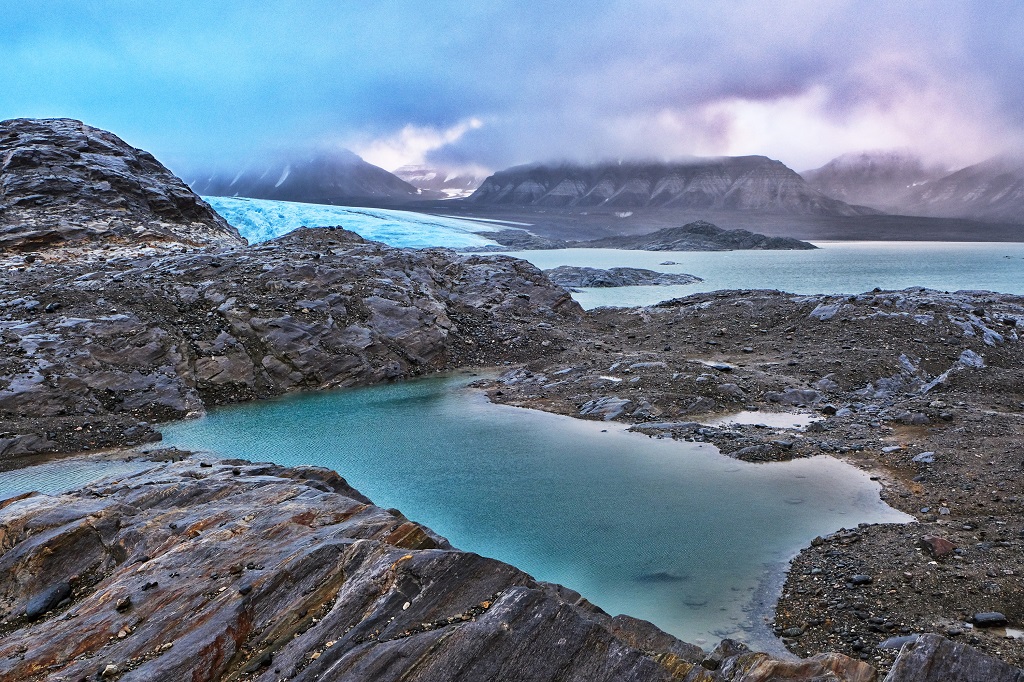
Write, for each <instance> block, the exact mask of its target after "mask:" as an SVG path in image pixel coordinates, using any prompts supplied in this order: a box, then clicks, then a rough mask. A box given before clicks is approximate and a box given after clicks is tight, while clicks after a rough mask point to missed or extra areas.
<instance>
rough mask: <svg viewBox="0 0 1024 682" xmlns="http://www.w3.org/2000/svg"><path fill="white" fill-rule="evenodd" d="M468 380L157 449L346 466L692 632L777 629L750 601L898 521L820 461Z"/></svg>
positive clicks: (402, 501)
mask: <svg viewBox="0 0 1024 682" xmlns="http://www.w3.org/2000/svg"><path fill="white" fill-rule="evenodd" d="M468 381H469V379H468V378H466V377H459V378H454V377H448V378H435V379H427V380H421V381H415V382H407V383H403V384H395V385H389V386H379V387H373V388H366V389H357V390H348V391H339V392H331V393H318V394H306V395H297V396H292V397H288V398H284V399H280V400H274V401H268V402H262V403H254V404H249V405H244V406H233V407H228V408H223V409H218V410H216V411H214V412H212V413H211V414H210V415H209V416H207V417H205V418H203V419H199V420H194V421H188V422H181V423H176V424H172V425H168V426H166V427H165V428H163V429H162V430H163V433H164V443H163V444H162V446H177V447H181V448H208V449H210V450H213V451H216V452H217V453H218V454H220V455H224V456H237V457H245V458H248V459H256V460H269V461H273V462H277V463H280V464H286V465H296V464H318V465H322V466H326V467H330V468H332V469H336V470H337V471H339V472H340V473H341V474H342V475H343V476H345V477H346V478H347V479H348V480H349V482H350V483H352V484H353V485H354V486H355V487H356V488H357V489H359V490H360V491H362V492H363V493H364V494H366V495H368V496H369V497H370V498H371V499H372V500H373V501H374V502H375V503H376V504H378V505H381V506H384V507H397V508H398V509H401V510H402V511H403V512H404V513H405V514H406V515H407V516H409V518H412V519H414V520H416V521H419V522H421V523H424V524H426V525H427V526H429V527H431V528H433V529H434V530H435V531H437V532H439V533H441V534H442V535H444V536H446V537H448V538H449V539H450V540H451V541H452V543H453V544H454V545H455V546H457V547H459V548H461V549H465V550H469V551H474V552H478V553H480V554H483V555H486V556H490V557H494V558H498V559H501V560H503V561H507V562H510V563H512V564H515V565H516V566H518V567H520V568H522V569H524V570H525V571H527V572H529V573H531V574H532V575H534V576H535V577H537V578H539V579H541V580H548V581H553V582H558V583H562V584H564V585H567V586H569V587H572V588H573V589H576V590H578V591H579V592H581V593H582V594H583V595H584V596H585V597H587V598H588V599H590V600H591V601H593V602H594V603H596V604H598V605H599V606H601V607H602V608H604V609H605V610H607V611H609V612H610V613H613V614H617V613H629V614H631V615H634V616H638V617H640V618H645V619H648V620H651V621H653V622H654V623H656V624H658V625H659V626H660V627H662V628H664V629H665V630H667V631H669V632H672V633H674V634H676V635H678V636H680V637H682V638H684V639H686V640H688V641H694V642H698V643H701V642H703V643H711V642H712V641H717V639H718V638H720V637H724V636H734V637H740V638H743V639H746V640H748V641H758V640H760V641H766V640H768V639H770V634H769V633H768V631H767V629H766V628H765V627H764V625H763V623H760V622H759V617H758V614H755V613H754V612H753V611H752V610H751V609H752V608H753V607H752V600H753V596H754V593H755V591H756V589H757V587H758V585H759V583H761V581H762V580H763V579H764V578H765V576H766V574H767V573H768V572H769V568H772V569H774V570H776V572H777V571H778V568H779V565H780V564H781V563H783V562H785V561H787V560H788V559H789V558H790V557H791V556H792V555H793V554H794V553H795V552H796V551H797V550H798V549H799V548H800V547H802V546H804V545H806V544H808V543H809V541H810V540H811V539H812V538H814V536H816V535H819V534H825V533H829V532H832V531H835V530H838V529H839V528H841V527H852V526H855V525H856V524H857V523H858V522H883V521H904V520H906V518H907V517H905V516H904V515H903V514H900V513H899V512H896V511H894V510H892V509H891V508H889V507H887V506H886V505H884V504H883V503H882V502H881V501H880V500H879V497H878V489H879V488H878V484H877V483H874V482H872V481H870V480H869V478H868V476H867V475H865V474H863V473H862V472H860V471H859V470H857V469H855V468H853V467H850V466H848V465H846V464H843V463H841V462H839V461H837V460H834V459H831V458H825V457H819V458H814V459H811V460H802V461H796V462H791V463H785V464H767V465H752V464H746V463H743V462H737V461H735V460H732V459H729V458H727V457H724V456H722V455H719V454H717V451H716V450H715V449H714V448H713V447H712V446H710V445H701V444H695V443H683V442H677V441H671V440H668V439H665V440H661V439H655V438H648V437H646V436H640V435H637V434H632V433H626V432H625V431H624V429H623V428H622V426H621V425H616V424H606V423H599V422H588V421H582V420H577V419H572V418H569V417H562V416H558V415H552V414H547V413H544V412H538V411H533V410H525V409H520V408H514V407H507V406H501V405H494V404H491V403H489V402H488V401H487V400H486V398H485V397H484V396H483V395H482V394H481V393H479V392H477V391H474V390H472V389H466V388H464V386H465V384H466V383H467V382H468Z"/></svg>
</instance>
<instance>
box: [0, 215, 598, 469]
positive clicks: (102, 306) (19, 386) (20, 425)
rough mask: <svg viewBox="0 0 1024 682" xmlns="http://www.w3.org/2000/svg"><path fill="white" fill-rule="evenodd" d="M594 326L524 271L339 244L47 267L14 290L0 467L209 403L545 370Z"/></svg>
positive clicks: (143, 430) (97, 442) (15, 276)
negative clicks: (533, 367) (480, 369)
mask: <svg viewBox="0 0 1024 682" xmlns="http://www.w3.org/2000/svg"><path fill="white" fill-rule="evenodd" d="M581 315H582V311H581V309H580V307H579V305H578V304H577V303H576V302H575V301H573V300H572V299H571V297H570V296H569V294H568V292H566V291H565V290H564V289H562V288H560V287H558V286H555V285H553V284H552V283H551V282H550V281H549V280H547V279H546V278H545V277H544V275H543V274H542V273H541V272H540V271H539V270H537V269H536V268H534V267H533V266H532V265H530V264H528V263H526V262H525V261H520V260H516V259H513V258H509V257H506V256H475V255H459V254H456V253H454V252H452V251H449V250H446V249H427V250H422V251H413V250H407V249H397V248H392V247H389V246H386V245H384V244H380V243H377V242H368V241H365V240H363V239H362V238H361V237H359V236H358V235H356V234H354V233H352V232H348V231H346V230H343V229H332V228H317V229H303V230H298V231H296V232H292V233H290V234H288V235H286V236H285V237H282V238H279V239H276V240H273V241H270V242H265V243H263V244H259V245H256V246H252V247H248V248H244V249H232V250H225V251H203V252H188V253H181V254H172V255H165V256H138V257H132V258H123V259H117V260H108V261H105V262H101V263H88V262H85V263H83V262H77V263H67V264H53V263H49V264H48V263H46V262H42V263H41V262H40V261H36V262H33V263H32V264H29V265H26V266H23V267H21V268H19V269H16V270H11V271H9V273H8V276H7V278H6V279H5V280H4V282H2V283H0V348H2V352H0V457H12V456H16V455H23V454H28V453H31V452H38V451H52V450H57V451H75V450H81V449H94V448H97V447H102V446H109V445H116V444H122V443H131V442H139V441H141V440H145V439H147V438H152V437H155V436H154V434H153V433H152V431H151V430H150V427H149V424H150V423H152V422H154V421H162V420H166V419H171V418H177V417H183V416H185V415H187V414H189V413H198V412H201V411H202V410H203V409H204V406H207V405H215V404H221V403H226V402H235V401H241V400H249V399H254V398H261V397H266V396H271V395H276V394H280V393H282V392H285V391H289V390H297V389H317V388H330V387H342V386H352V385H358V384H372V383H378V382H381V381H388V380H394V379H400V378H403V377H410V376H415V375H418V374H423V373H427V372H434V371H439V370H443V369H447V368H454V367H462V366H470V365H482V364H498V363H501V362H505V361H507V360H522V359H525V358H527V357H536V356H538V355H544V354H547V353H549V352H554V351H556V350H557V348H559V347H561V343H562V340H563V339H564V337H565V331H564V329H560V328H559V327H566V328H568V327H571V326H572V321H573V320H575V319H577V318H578V317H579V316H581ZM552 323H558V324H552Z"/></svg>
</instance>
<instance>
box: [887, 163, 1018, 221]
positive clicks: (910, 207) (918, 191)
mask: <svg viewBox="0 0 1024 682" xmlns="http://www.w3.org/2000/svg"><path fill="white" fill-rule="evenodd" d="M900 208H901V211H900V212H901V213H905V214H908V215H923V216H936V217H942V218H971V219H974V220H988V221H993V222H1005V223H1024V159H1020V158H1010V157H1000V158H994V159H989V160H987V161H983V162H982V163H979V164H975V165H973V166H968V167H967V168H962V169H960V170H958V171H956V172H955V173H950V174H949V175H946V176H944V177H942V178H938V179H935V180H932V181H930V182H926V183H923V184H920V185H917V186H914V187H912V188H910V190H909V191H908V192H907V194H906V195H905V196H904V197H903V200H902V202H901V207H900Z"/></svg>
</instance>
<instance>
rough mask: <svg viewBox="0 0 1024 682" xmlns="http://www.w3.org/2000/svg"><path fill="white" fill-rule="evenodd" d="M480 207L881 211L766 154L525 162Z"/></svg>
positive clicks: (502, 175) (477, 197) (476, 196)
mask: <svg viewBox="0 0 1024 682" xmlns="http://www.w3.org/2000/svg"><path fill="white" fill-rule="evenodd" d="M467 201H470V202H473V203H477V204H494V205H512V206H552V207H565V206H569V207H596V206H601V207H617V208H641V207H673V208H689V209H701V210H736V211H764V212H770V213H784V214H788V213H794V214H801V215H823V216H854V215H870V214H873V213H876V211H874V210H873V209H868V208H864V207H858V206H851V205H849V204H845V203H843V202H842V201H838V200H836V199H833V198H831V197H827V196H825V195H824V194H821V193H820V192H818V191H817V190H815V189H813V188H811V187H810V186H808V185H807V183H806V182H805V181H804V179H803V178H801V177H800V176H799V175H798V174H797V173H796V172H794V171H793V170H791V169H789V168H787V167H786V166H785V165H783V164H782V163H780V162H779V161H774V160H772V159H769V158H767V157H764V156H739V157H721V158H707V159H693V160H692V161H687V162H680V163H607V164H597V165H591V166H577V165H561V166H545V165H530V166H517V167H515V168H510V169H508V170H504V171H501V172H498V173H495V174H494V175H492V176H491V177H489V178H487V180H485V181H484V182H483V184H482V185H480V187H479V189H477V191H476V192H474V193H473V194H472V196H470V197H469V199H467Z"/></svg>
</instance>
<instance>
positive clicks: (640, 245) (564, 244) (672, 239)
mask: <svg viewBox="0 0 1024 682" xmlns="http://www.w3.org/2000/svg"><path fill="white" fill-rule="evenodd" d="M480 236H482V237H486V238H487V239H492V240H494V241H495V242H497V243H498V244H500V245H501V247H502V249H504V250H507V251H530V250H536V249H624V250H632V251H733V250H737V249H743V250H761V251H764V250H771V251H792V250H798V251H802V250H808V249H816V248H818V247H816V246H815V245H814V244H811V243H810V242H805V241H801V240H799V239H793V238H792V237H769V236H767V235H763V234H758V233H756V232H750V231H749V230H725V229H722V228H721V227H718V226H717V225H713V224H712V223H709V222H708V221H706V220H696V221H694V222H692V223H687V224H686V225H682V226H680V227H666V228H664V229H661V230H656V231H654V232H649V233H647V234H639V235H624V236H617V237H604V238H602V239H591V240H588V241H572V240H564V239H552V238H550V237H541V236H538V235H535V234H532V233H531V232H529V231H527V230H524V229H514V228H508V229H503V230H496V231H494V232H481V233H480ZM466 250H467V251H482V250H485V249H484V248H483V247H473V248H471V249H466ZM487 250H491V251H493V250H495V249H493V248H488V249H487Z"/></svg>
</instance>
